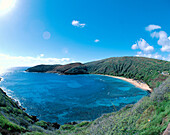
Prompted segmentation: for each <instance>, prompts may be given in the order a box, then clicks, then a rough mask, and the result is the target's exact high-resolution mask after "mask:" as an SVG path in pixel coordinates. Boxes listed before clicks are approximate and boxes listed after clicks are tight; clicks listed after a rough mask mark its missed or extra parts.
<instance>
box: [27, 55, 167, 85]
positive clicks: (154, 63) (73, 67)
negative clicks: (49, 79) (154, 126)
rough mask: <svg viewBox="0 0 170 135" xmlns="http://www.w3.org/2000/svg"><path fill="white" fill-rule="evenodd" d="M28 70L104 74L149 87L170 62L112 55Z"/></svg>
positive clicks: (39, 66) (163, 76) (161, 77)
mask: <svg viewBox="0 0 170 135" xmlns="http://www.w3.org/2000/svg"><path fill="white" fill-rule="evenodd" d="M27 71H28V72H47V73H59V74H66V75H74V74H104V75H114V76H122V77H126V78H132V79H137V80H140V81H144V82H145V83H147V84H148V85H149V86H150V87H151V88H155V87H158V86H159V85H160V84H161V82H163V81H164V80H165V79H166V78H167V77H168V75H165V74H162V73H164V72H165V71H166V72H168V73H169V74H170V62H168V61H163V60H157V59H151V58H145V57H112V58H107V59H103V60H98V61H93V62H89V63H85V64H81V63H71V64H67V65H51V66H50V65H38V66H35V67H32V68H29V69H27Z"/></svg>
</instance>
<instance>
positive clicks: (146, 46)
mask: <svg viewBox="0 0 170 135" xmlns="http://www.w3.org/2000/svg"><path fill="white" fill-rule="evenodd" d="M131 48H132V49H133V50H135V49H138V48H139V49H141V50H142V51H144V52H147V53H149V52H151V51H153V50H154V47H153V46H150V45H149V44H148V43H147V42H146V41H145V40H144V39H143V38H140V40H139V41H137V43H136V44H134V45H132V47H131Z"/></svg>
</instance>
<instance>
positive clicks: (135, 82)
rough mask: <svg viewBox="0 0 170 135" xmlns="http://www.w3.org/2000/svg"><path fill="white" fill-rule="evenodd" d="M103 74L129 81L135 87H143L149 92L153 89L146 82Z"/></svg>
mask: <svg viewBox="0 0 170 135" xmlns="http://www.w3.org/2000/svg"><path fill="white" fill-rule="evenodd" d="M99 75H102V74H99ZM105 76H109V77H113V78H117V79H121V80H124V81H127V82H129V83H131V84H133V85H135V86H136V87H138V88H140V89H143V90H149V91H150V92H152V91H153V90H152V89H151V88H150V87H149V86H148V85H147V84H146V83H142V82H140V81H138V80H134V79H129V78H125V77H119V76H112V75H105Z"/></svg>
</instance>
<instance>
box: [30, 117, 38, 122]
mask: <svg viewBox="0 0 170 135" xmlns="http://www.w3.org/2000/svg"><path fill="white" fill-rule="evenodd" d="M31 117H32V120H33V121H34V122H37V121H39V119H37V116H31Z"/></svg>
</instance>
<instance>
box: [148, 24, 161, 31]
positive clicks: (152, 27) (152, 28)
mask: <svg viewBox="0 0 170 135" xmlns="http://www.w3.org/2000/svg"><path fill="white" fill-rule="evenodd" d="M156 29H161V26H159V25H154V24H151V25H149V26H147V27H146V28H145V30H146V31H152V30H156Z"/></svg>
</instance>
